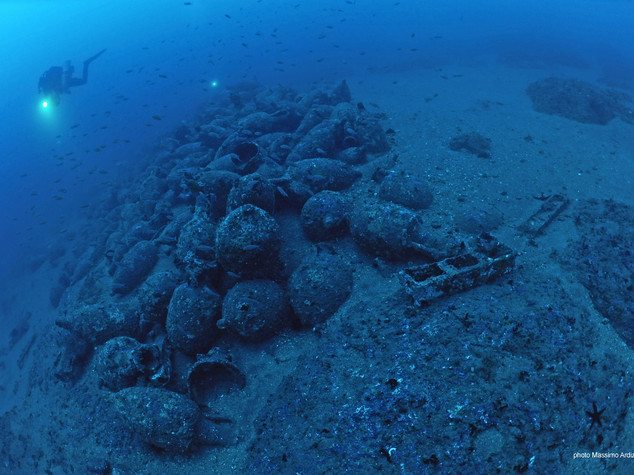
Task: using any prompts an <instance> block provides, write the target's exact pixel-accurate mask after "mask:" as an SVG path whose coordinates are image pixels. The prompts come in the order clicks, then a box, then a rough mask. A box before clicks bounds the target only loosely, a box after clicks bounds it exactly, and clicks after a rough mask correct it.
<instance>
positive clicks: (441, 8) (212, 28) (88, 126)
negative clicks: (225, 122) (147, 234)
mask: <svg viewBox="0 0 634 475" xmlns="http://www.w3.org/2000/svg"><path fill="white" fill-rule="evenodd" d="M185 3H187V2H182V1H167V0H160V1H144V0H141V1H134V2H132V1H118V0H115V1H112V2H107V3H106V2H90V1H88V2H86V1H28V0H27V1H3V2H2V3H1V4H0V54H1V57H2V58H3V67H2V69H3V73H2V75H1V76H0V87H1V90H2V91H3V92H4V94H3V97H2V107H1V108H0V114H1V116H0V123H1V124H2V130H1V131H0V154H1V156H2V157H3V159H2V163H1V164H0V166H1V170H2V172H1V175H0V180H1V181H0V203H1V210H2V211H1V213H2V214H1V217H2V223H3V225H2V228H1V229H0V233H1V234H0V242H2V244H3V245H2V250H3V253H2V260H1V265H2V271H3V272H2V274H4V273H6V270H5V269H6V268H7V267H10V266H11V264H12V261H14V260H16V259H17V260H21V258H22V256H21V254H22V253H23V252H26V253H28V252H30V251H29V249H31V246H32V245H33V246H36V247H37V246H41V245H45V244H46V243H47V242H48V241H49V240H51V239H54V236H55V233H57V232H58V231H59V227H60V224H59V223H60V220H63V221H64V222H65V223H67V222H68V221H72V220H73V219H74V218H75V217H76V216H77V215H78V213H79V211H78V205H79V206H80V205H90V206H94V205H95V203H94V201H93V200H94V198H95V196H96V192H97V191H98V192H103V191H107V190H108V188H110V187H112V186H114V184H115V183H116V181H117V179H118V177H119V174H120V173H125V172H126V170H127V169H128V167H129V164H130V163H131V164H134V163H135V162H136V161H137V160H139V159H140V157H141V156H142V154H143V150H145V147H148V146H150V145H151V144H152V142H153V140H156V139H157V137H160V135H161V134H162V133H164V132H165V131H168V130H170V129H171V128H173V127H174V126H175V125H176V124H178V123H179V122H180V121H181V120H183V119H184V118H187V117H188V115H190V114H191V113H192V112H193V111H195V110H196V108H197V107H198V106H199V105H200V104H204V103H205V102H206V101H210V100H213V97H214V93H215V90H214V87H212V86H211V82H212V81H216V82H217V84H218V87H219V88H222V87H223V86H224V85H225V84H231V83H235V82H237V81H240V80H258V81H261V82H263V83H265V84H266V83H272V84H275V83H284V84H290V85H298V84H308V83H311V82H313V81H322V82H323V81H325V82H328V81H335V80H339V79H341V78H345V77H347V76H350V75H355V76H359V75H363V74H366V73H367V74H371V73H372V72H380V71H389V70H402V69H409V68H416V67H422V66H424V67H430V66H434V65H440V64H446V63H456V62H467V61H469V62H475V61H477V60H478V58H485V57H491V56H498V57H500V58H502V59H504V60H505V61H508V62H511V63H515V64H518V65H522V66H526V67H548V66H549V65H570V66H575V67H587V68H596V69H599V70H601V69H603V70H605V71H606V73H607V74H610V75H612V76H613V77H614V81H615V82H618V83H619V84H627V83H628V82H630V83H631V81H632V77H634V66H633V64H634V50H633V49H632V48H631V25H632V24H634V5H633V4H632V2H627V1H583V0H574V1H572V0H571V1H490V0H487V1H478V2H470V1H455V0H449V1H413V0H412V1H408V0H403V1H394V2H392V1H390V2H370V1H361V0H358V1H353V0H349V1H329V0H325V1H320V2H305V1H297V2H286V1H270V0H269V1H243V2H212V1H200V0H199V1H193V2H191V5H185ZM103 48H107V52H106V53H105V54H104V55H103V56H102V57H100V58H99V59H98V60H97V61H95V62H94V63H93V64H92V65H91V68H90V80H89V83H88V84H87V85H85V86H83V87H79V88H75V89H73V90H72V92H71V94H70V95H67V96H65V97H63V98H62V103H61V105H60V106H59V107H58V108H56V109H55V110H43V109H42V107H41V106H40V101H39V98H38V95H37V81H38V78H39V76H40V74H42V73H43V72H44V71H45V70H46V69H48V68H49V67H50V66H53V65H60V66H61V65H62V64H63V63H64V61H66V60H71V61H72V62H73V64H75V65H76V67H78V69H79V68H80V65H81V62H82V61H83V60H84V59H85V58H87V57H89V56H91V55H93V54H94V53H96V52H97V51H99V50H101V49H103ZM155 115H157V116H160V117H161V119H162V120H160V121H158V120H155V119H152V116H155ZM148 124H149V125H148ZM128 141H129V142H128ZM96 148H99V150H100V152H95V149H96ZM67 154H68V155H67ZM58 155H60V156H63V157H69V158H65V159H63V160H62V159H60V160H57V159H56V158H54V157H55V156H58ZM60 161H61V162H63V164H61V165H59V163H58V162H60ZM79 162H81V165H80V166H79V167H77V168H74V169H73V168H72V167H73V166H74V165H77V163H79ZM58 165H59V166H58ZM95 170H103V171H107V172H108V174H107V175H106V174H104V173H103V172H102V173H101V174H99V173H98V174H97V176H94V175H95ZM91 171H92V175H91V174H90V172H91ZM104 177H107V179H104ZM56 180H59V181H56ZM59 188H64V189H65V190H67V191H66V193H65V195H64V198H65V199H64V200H52V199H51V196H52V195H55V194H59V193H57V192H56V190H58V189H59ZM35 194H37V196H34V195H35ZM62 226H63V224H62Z"/></svg>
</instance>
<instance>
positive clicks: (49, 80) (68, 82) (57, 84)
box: [38, 49, 106, 107]
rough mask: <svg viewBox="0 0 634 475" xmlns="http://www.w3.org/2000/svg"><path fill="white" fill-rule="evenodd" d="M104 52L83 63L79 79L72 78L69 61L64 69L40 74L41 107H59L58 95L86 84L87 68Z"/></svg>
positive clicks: (51, 69) (72, 71) (56, 67)
mask: <svg viewBox="0 0 634 475" xmlns="http://www.w3.org/2000/svg"><path fill="white" fill-rule="evenodd" d="M104 51H106V50H105V49H102V50H101V51H99V53H97V54H96V55H94V56H91V57H90V58H88V59H87V60H86V61H84V69H83V71H82V75H81V77H80V78H76V77H73V73H74V72H75V68H74V67H73V65H72V64H70V61H66V63H64V67H61V66H52V67H51V68H49V69H48V71H46V72H45V73H44V74H42V76H40V81H39V83H38V88H39V92H40V94H43V96H44V102H42V105H43V106H44V107H46V106H48V104H55V105H59V100H60V95H62V94H64V93H70V88H71V87H75V86H81V85H82V84H86V83H87V82H88V66H89V65H90V63H92V62H93V61H94V60H95V59H97V58H98V57H99V56H101V55H102V54H103V52H104Z"/></svg>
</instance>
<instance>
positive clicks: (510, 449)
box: [0, 62, 634, 474]
mask: <svg viewBox="0 0 634 475" xmlns="http://www.w3.org/2000/svg"><path fill="white" fill-rule="evenodd" d="M551 75H555V76H559V77H576V78H580V79H585V80H589V81H594V80H595V79H596V74H595V73H593V72H591V71H585V70H584V71H575V70H556V71H548V70H542V69H528V68H526V69H522V68H510V67H508V66H506V65H500V64H498V63H494V62H491V63H490V64H477V65H473V66H470V67H469V66H446V67H442V68H434V69H419V70H409V71H396V72H389V73H368V74H364V75H363V77H358V78H355V77H348V78H346V79H347V80H348V84H349V86H350V89H351V91H352V95H353V101H355V102H356V101H361V102H363V103H366V104H369V103H374V104H377V105H378V106H379V109H380V110H381V111H382V112H384V113H385V114H386V119H385V121H384V122H383V126H384V128H385V129H388V128H392V129H394V131H395V132H396V133H395V135H394V136H393V147H392V151H391V152H390V153H389V154H387V155H385V156H383V157H378V158H374V161H372V160H371V161H369V162H368V163H367V164H365V165H363V166H362V167H361V169H362V171H363V173H364V179H367V178H368V176H370V175H371V174H372V171H373V170H374V169H375V168H376V167H377V165H378V164H379V163H383V164H388V166H392V167H393V168H396V169H399V170H405V171H408V172H415V173H417V174H419V175H420V176H422V177H424V178H425V179H427V180H428V183H429V185H430V186H431V188H432V189H433V193H434V202H433V204H432V206H431V207H430V208H429V209H427V210H425V211H423V212H422V213H423V216H424V218H425V220H428V221H429V222H430V223H432V224H434V225H436V226H437V227H439V228H442V229H445V228H452V227H454V226H456V222H458V221H459V220H460V216H463V215H465V214H468V213H470V212H472V211H473V210H474V209H476V210H488V211H497V212H499V213H501V214H502V215H503V222H502V223H501V225H500V226H499V227H498V228H497V229H495V230H493V234H494V235H495V236H496V237H497V238H498V239H499V240H500V241H502V242H503V243H505V244H506V245H508V246H509V247H511V248H512V249H514V250H515V251H516V252H517V253H518V256H517V260H516V268H515V270H514V272H513V273H512V274H511V275H509V276H505V277H503V278H501V279H500V280H498V281H496V282H495V283H493V284H491V285H487V286H482V287H478V288H475V289H472V290H470V291H467V292H463V293H460V294H457V295H455V296H451V297H448V298H444V299H440V300H438V301H436V302H434V303H432V304H431V305H429V306H428V307H426V308H423V309H416V308H414V307H412V306H411V304H410V302H409V300H408V299H407V297H406V296H405V295H404V292H403V289H402V286H401V284H400V283H399V281H398V279H397V277H396V274H397V271H398V270H399V269H401V268H403V267H404V266H405V265H406V264H389V263H379V264H376V263H375V262H374V260H373V258H371V257H369V256H367V255H364V254H363V253H361V252H358V253H357V254H356V255H355V256H354V258H353V259H352V262H353V264H354V266H355V273H354V289H353V293H352V295H351V296H350V297H349V299H348V300H347V302H346V303H345V304H344V305H343V306H342V307H341V308H340V309H339V311H338V312H337V314H336V315H335V316H334V317H332V318H331V319H330V320H329V322H328V324H327V325H326V326H325V327H324V328H323V329H322V330H321V331H320V332H312V331H310V330H308V329H306V330H301V331H299V330H287V331H286V332H284V333H282V334H281V335H279V336H277V337H275V338H273V339H272V340H270V341H267V342H266V343H261V344H257V345H249V346H246V347H244V348H242V349H241V350H240V351H239V353H238V356H235V358H236V360H237V362H238V364H239V366H240V367H241V368H242V369H243V370H244V372H245V373H246V375H247V381H248V383H247V387H246V388H245V389H244V390H243V391H238V392H237V393H232V394H229V395H227V396H225V397H223V398H221V399H220V400H219V401H218V406H217V407H216V408H215V411H216V412H217V413H218V414H224V415H227V416H228V417H230V418H231V419H232V420H234V421H235V424H236V427H237V432H236V437H237V441H236V442H235V444H233V445H231V446H229V447H220V448H216V447H206V448H203V449H201V450H199V451H197V452H196V453H194V454H192V455H187V456H184V455H178V456H173V457H172V456H168V455H165V454H158V453H156V452H153V451H149V450H145V449H143V448H142V447H141V446H138V445H137V446H132V447H130V449H129V450H128V451H125V450H121V449H120V448H115V449H110V448H109V447H110V446H111V445H113V446H116V444H112V440H111V439H110V437H116V436H115V435H109V434H116V432H115V429H113V428H112V427H111V426H112V424H113V423H112V421H110V420H107V414H108V409H107V408H104V407H102V406H103V404H105V403H104V402H103V399H100V396H99V390H97V389H96V388H95V386H96V385H93V383H94V378H92V379H91V376H90V375H87V376H86V377H84V378H83V379H82V380H81V381H80V382H79V383H77V384H76V385H74V386H72V385H69V384H65V383H62V382H60V381H57V380H56V378H55V377H54V376H53V375H52V370H51V367H52V364H53V361H52V360H51V359H52V358H53V357H54V356H52V355H54V351H55V350H54V348H51V344H50V339H48V338H47V333H48V332H49V331H50V329H51V325H52V324H53V322H54V320H55V318H56V317H57V314H56V311H55V310H54V309H53V308H52V307H51V305H50V303H49V290H50V286H51V282H52V281H54V279H56V278H57V276H58V273H59V268H58V267H55V266H52V265H51V263H50V262H46V263H45V264H44V265H42V266H41V267H40V268H39V269H38V270H37V271H35V272H33V273H31V272H25V273H24V274H22V275H16V277H15V279H14V281H13V286H12V288H11V289H10V290H9V289H5V290H4V291H5V293H6V294H7V295H8V296H5V300H6V301H7V302H9V303H8V304H6V306H7V308H9V309H10V311H11V312H13V313H15V314H26V313H30V314H31V315H32V316H31V318H30V321H29V324H30V329H29V331H28V332H27V333H26V335H24V337H23V338H22V339H21V340H20V341H19V342H18V344H16V345H15V347H14V348H13V349H12V350H11V351H10V352H8V354H3V363H2V374H3V375H4V376H3V377H2V380H1V381H0V391H1V392H0V395H1V396H0V401H2V402H1V405H2V407H1V409H2V411H3V412H5V411H6V412H7V414H6V415H5V416H4V417H3V418H2V419H1V421H2V422H1V427H2V437H1V438H2V442H1V443H0V457H1V458H0V472H2V473H52V474H61V473H90V472H88V470H89V468H90V467H94V466H98V465H99V463H100V462H99V461H101V460H107V461H108V462H109V463H110V464H111V465H112V467H113V473H147V474H155V473H187V474H203V473H219V474H221V473H302V474H312V473H359V474H361V473H411V474H414V473H427V472H429V473H434V472H437V473H443V472H444V473H449V472H451V473H458V472H460V471H462V472H464V471H468V472H469V473H517V472H524V471H525V472H527V473H601V472H603V471H605V470H609V471H611V472H612V473H631V470H632V469H633V466H634V465H633V464H634V460H631V459H629V460H628V459H614V460H606V459H603V458H597V457H591V458H588V459H584V460H581V459H579V458H576V459H575V458H574V457H573V455H574V454H575V453H576V452H588V453H592V452H602V453H606V452H614V453H621V452H634V433H633V428H634V420H633V413H632V394H631V393H632V387H631V378H632V374H633V373H632V372H633V369H634V366H633V365H634V361H633V360H632V350H631V348H629V347H628V346H627V345H626V344H625V343H624V342H623V340H622V339H621V338H620V337H619V335H618V334H617V333H616V331H615V330H614V329H613V328H612V326H611V325H610V322H609V320H608V319H607V318H606V316H604V315H602V314H601V313H600V312H599V311H598V310H597V309H596V308H595V306H594V305H593V300H592V298H591V296H590V294H589V292H588V290H587V289H586V288H585V287H584V286H583V285H582V282H581V279H580V278H579V273H578V272H576V271H575V268H574V262H573V265H571V264H570V261H571V260H572V261H574V258H572V259H571V258H570V246H571V245H573V244H574V243H575V242H577V241H578V240H579V239H580V229H581V228H580V227H579V226H578V225H576V224H575V217H576V216H578V214H579V212H580V211H579V210H580V209H581V208H582V207H583V206H585V204H586V203H587V202H588V201H587V200H589V199H598V200H606V199H610V200H615V201H617V202H620V203H624V204H626V205H629V206H634V194H633V193H632V178H633V174H632V163H634V133H633V132H634V129H633V128H632V125H631V124H626V123H623V122H622V121H620V120H618V119H615V120H613V121H611V122H610V123H609V124H608V125H605V126H601V125H588V124H582V123H578V122H575V121H572V120H568V119H565V118H562V117H558V116H551V115H545V114H541V113H538V112H536V111H534V110H533V108H532V106H531V103H530V100H529V98H528V97H527V95H526V93H525V89H526V86H527V85H528V84H529V83H530V82H532V81H534V80H537V79H541V78H544V77H548V76H551ZM342 79H343V78H342ZM291 86H292V85H291ZM297 89H298V90H299V91H301V88H297ZM471 131H477V132H480V133H481V134H482V135H484V136H486V137H489V138H491V140H492V157H491V158H478V157H477V156H475V155H472V154H469V153H465V152H454V151H451V150H449V148H448V146H447V145H448V142H449V140H450V139H451V137H453V136H454V135H456V134H457V133H458V132H471ZM528 137H530V139H529V138H528ZM394 156H397V157H398V158H397V160H396V164H394V165H390V163H392V162H390V160H392V159H393V157H394ZM553 193H562V194H564V195H565V196H567V197H568V198H569V199H570V206H569V207H568V208H567V209H566V210H565V211H564V212H563V213H562V214H561V215H560V216H559V217H558V218H557V219H556V220H555V221H554V222H553V223H552V224H551V225H550V226H548V228H547V229H546V232H545V233H544V234H543V235H542V236H539V237H537V238H535V239H531V238H529V237H527V236H526V235H525V234H523V233H522V232H520V231H519V230H518V226H519V225H520V224H521V223H523V222H524V221H525V220H526V219H527V218H528V217H529V216H530V215H531V214H532V213H533V212H535V211H536V210H537V209H538V208H539V206H540V205H541V203H542V201H540V200H539V199H537V197H540V196H543V195H550V194H553ZM86 226H90V224H89V223H86ZM583 229H586V228H583ZM286 239H288V240H289V241H288V242H287V244H288V245H289V246H292V245H293V243H292V239H293V237H292V235H289V236H287V237H286ZM342 246H347V248H350V247H351V244H349V243H348V244H346V243H345V242H344V243H343V244H342ZM58 265H59V264H58ZM616 291H618V288H617V289H616ZM622 291H623V292H624V293H625V292H628V291H627V290H626V289H625V288H623V289H622ZM4 338H5V337H3V340H2V343H3V345H6V341H5V339H4ZM33 338H35V340H33ZM32 341H33V345H32V346H31V348H30V351H28V352H27V351H26V347H27V346H28V345H29V344H30V343H31V342H32ZM5 353H6V352H5ZM18 361H19V364H18ZM394 381H396V383H394ZM593 402H596V404H597V406H598V408H599V409H603V408H605V411H604V412H603V413H602V415H601V422H602V423H601V425H598V424H591V418H590V417H589V416H588V415H587V413H586V411H592V408H593V406H592V405H593Z"/></svg>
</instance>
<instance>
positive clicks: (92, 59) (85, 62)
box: [84, 48, 106, 64]
mask: <svg viewBox="0 0 634 475" xmlns="http://www.w3.org/2000/svg"><path fill="white" fill-rule="evenodd" d="M104 51H106V49H105V48H104V49H102V50H101V51H99V53H97V54H96V55H94V56H91V57H90V58H88V59H87V60H86V61H84V64H87V63H90V62H92V61H94V60H95V59H97V58H98V57H99V56H101V55H102V54H103V53H104Z"/></svg>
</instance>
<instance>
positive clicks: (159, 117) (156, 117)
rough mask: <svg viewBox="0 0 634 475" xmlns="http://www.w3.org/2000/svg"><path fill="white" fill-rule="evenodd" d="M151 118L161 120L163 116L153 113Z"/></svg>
mask: <svg viewBox="0 0 634 475" xmlns="http://www.w3.org/2000/svg"><path fill="white" fill-rule="evenodd" d="M152 119H154V120H163V118H162V117H161V116H160V115H153V116H152Z"/></svg>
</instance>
